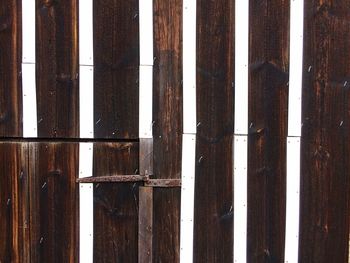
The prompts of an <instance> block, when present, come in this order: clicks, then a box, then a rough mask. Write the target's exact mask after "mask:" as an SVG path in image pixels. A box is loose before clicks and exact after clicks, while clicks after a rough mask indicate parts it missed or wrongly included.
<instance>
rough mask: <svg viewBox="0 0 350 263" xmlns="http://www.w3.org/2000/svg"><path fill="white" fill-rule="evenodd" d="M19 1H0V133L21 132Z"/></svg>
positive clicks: (13, 134) (17, 133) (0, 134)
mask: <svg viewBox="0 0 350 263" xmlns="http://www.w3.org/2000/svg"><path fill="white" fill-rule="evenodd" d="M20 14H21V5H20V1H10V0H3V1H1V3H0V136H2V137H17V136H21V134H22V127H21V126H22V125H21V122H22V121H21V118H22V93H21V79H20V71H21V68H20V65H21V64H20V63H21V56H22V53H21V38H20V36H21V18H20V17H21V16H20Z"/></svg>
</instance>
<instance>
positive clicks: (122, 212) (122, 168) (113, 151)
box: [93, 143, 140, 262]
mask: <svg viewBox="0 0 350 263" xmlns="http://www.w3.org/2000/svg"><path fill="white" fill-rule="evenodd" d="M137 168H138V143H126V144H124V143H122V144H119V143H95V144H94V168H93V170H94V172H93V174H94V176H108V175H115V174H133V173H134V172H135V171H136V170H137ZM139 185H140V183H121V184H119V183H108V184H95V185H94V262H137V260H138V249H137V248H138V202H139V199H138V192H139V190H138V186H139Z"/></svg>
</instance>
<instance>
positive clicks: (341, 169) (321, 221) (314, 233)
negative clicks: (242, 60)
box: [299, 0, 350, 263]
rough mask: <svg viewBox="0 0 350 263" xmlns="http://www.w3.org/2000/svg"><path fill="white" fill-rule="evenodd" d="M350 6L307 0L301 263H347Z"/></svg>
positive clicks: (303, 107) (302, 150)
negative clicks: (349, 9)
mask: <svg viewBox="0 0 350 263" xmlns="http://www.w3.org/2000/svg"><path fill="white" fill-rule="evenodd" d="M349 22H350V13H349V11H348V1H342V0H340V1H330V0H328V1H319V0H307V1H305V27H304V30H305V31H304V66H303V74H304V76H303V98H302V101H303V106H302V123H303V129H302V140H301V215H300V216H301V220H300V243H299V262H302V263H304V262H320V263H323V262H347V260H348V238H349V211H350V209H349V203H350V202H349V193H350V191H349V184H350V180H349V168H350V167H349V163H350V162H349V161H350V160H349V155H350V151H349V139H350V138H349V128H350V123H349V122H350V116H349V112H350V105H349V99H350V97H349V76H350V64H349V60H350V30H349Z"/></svg>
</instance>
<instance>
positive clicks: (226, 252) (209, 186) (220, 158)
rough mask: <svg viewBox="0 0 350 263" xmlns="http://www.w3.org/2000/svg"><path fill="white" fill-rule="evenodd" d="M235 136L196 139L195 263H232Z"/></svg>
mask: <svg viewBox="0 0 350 263" xmlns="http://www.w3.org/2000/svg"><path fill="white" fill-rule="evenodd" d="M232 150H233V149H232V136H226V137H225V138H224V139H221V140H220V141H219V142H216V143H208V142H207V141H206V140H204V139H197V147H196V183H195V207H194V248H193V249H194V262H233V257H232V256H233V251H232V250H233V213H232V210H233V201H232V197H233V192H232V188H233V187H232Z"/></svg>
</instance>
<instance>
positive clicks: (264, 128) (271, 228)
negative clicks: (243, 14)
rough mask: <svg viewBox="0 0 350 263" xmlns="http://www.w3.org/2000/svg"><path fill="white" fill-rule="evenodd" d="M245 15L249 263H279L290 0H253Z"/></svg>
mask: <svg viewBox="0 0 350 263" xmlns="http://www.w3.org/2000/svg"><path fill="white" fill-rule="evenodd" d="M249 14H250V15H249V25H250V27H249V37H250V41H249V103H248V105H249V118H248V127H249V129H248V130H249V131H248V133H249V136H248V229H247V230H248V231H247V244H248V246H247V262H282V261H283V258H284V228H285V183H286V179H285V178H286V137H287V121H288V118H287V111H288V66H289V59H288V57H289V56H288V51H289V42H288V37H289V1H288V0H285V1H277V0H272V1H266V0H264V1H251V2H250V5H249Z"/></svg>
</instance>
